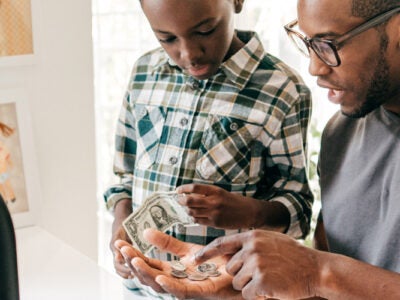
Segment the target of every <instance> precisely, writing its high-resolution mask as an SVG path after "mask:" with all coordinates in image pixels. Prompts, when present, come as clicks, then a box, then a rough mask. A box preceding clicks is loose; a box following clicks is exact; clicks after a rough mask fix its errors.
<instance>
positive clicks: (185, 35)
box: [142, 0, 241, 79]
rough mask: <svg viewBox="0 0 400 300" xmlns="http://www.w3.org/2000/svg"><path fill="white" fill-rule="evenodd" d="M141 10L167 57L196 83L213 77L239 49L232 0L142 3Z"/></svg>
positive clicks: (164, 0) (150, 1)
mask: <svg viewBox="0 0 400 300" xmlns="http://www.w3.org/2000/svg"><path fill="white" fill-rule="evenodd" d="M142 8H143V11H144V13H145V15H146V17H147V19H148V21H149V23H150V26H151V27H152V29H153V31H154V33H155V35H156V37H157V38H158V40H159V41H160V44H161V46H162V47H163V48H164V49H165V51H166V52H167V53H168V55H169V57H170V58H171V59H172V60H173V61H174V62H175V63H176V64H177V65H178V66H179V67H180V68H181V69H183V70H184V71H185V72H186V73H188V74H190V75H191V76H193V77H195V78H197V79H207V78H209V77H210V76H212V75H214V74H215V73H216V72H217V70H218V68H219V67H220V65H221V63H222V62H223V61H224V60H225V59H226V58H227V57H229V56H230V55H232V54H233V53H235V52H236V51H237V50H238V49H239V48H240V47H241V42H240V40H239V39H238V38H237V37H236V36H235V35H234V23H233V22H234V20H233V16H234V14H235V4H234V1H233V0H190V1H186V0H185V1H182V0H142Z"/></svg>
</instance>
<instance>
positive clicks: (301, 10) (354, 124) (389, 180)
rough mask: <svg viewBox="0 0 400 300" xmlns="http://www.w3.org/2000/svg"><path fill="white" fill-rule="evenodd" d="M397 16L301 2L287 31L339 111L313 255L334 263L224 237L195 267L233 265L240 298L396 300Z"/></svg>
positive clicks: (177, 288) (355, 1) (383, 6)
mask: <svg viewBox="0 0 400 300" xmlns="http://www.w3.org/2000/svg"><path fill="white" fill-rule="evenodd" d="M399 7H400V1H398V0H391V1H390V0H389V1H381V0H364V1H361V0H336V1H331V0H299V2H298V17H299V18H298V22H291V23H290V24H288V25H287V26H286V30H287V32H288V33H289V35H290V36H291V37H292V38H294V39H295V40H296V41H297V44H298V46H300V47H302V49H303V51H304V52H305V53H306V54H307V53H309V55H310V67H309V71H310V73H311V74H312V75H314V76H316V77H317V82H318V84H319V85H320V86H321V87H323V88H328V89H329V93H328V98H329V99H330V100H331V101H333V102H335V103H337V104H340V107H341V113H338V114H336V115H335V116H334V117H333V118H332V119H331V120H330V122H329V123H328V125H327V127H326V129H325V130H324V133H323V136H322V146H321V153H320V162H319V172H320V178H321V191H322V214H321V217H320V220H319V222H318V227H317V231H316V246H317V248H319V249H325V250H327V249H328V250H330V251H331V253H329V252H322V251H319V250H315V249H311V248H306V247H304V246H302V245H300V244H299V243H297V242H296V241H294V240H293V239H291V238H289V237H287V236H285V235H282V234H280V233H273V232H266V231H259V230H256V231H252V232H246V233H242V234H238V235H234V236H227V237H222V238H220V239H218V240H215V241H213V242H212V243H211V244H209V245H208V246H206V247H205V248H203V249H202V250H200V252H198V253H197V254H196V255H195V258H196V262H197V263H200V262H202V261H205V260H207V259H211V258H212V257H216V256H220V255H228V257H231V258H230V259H229V261H228V262H227V264H226V271H227V272H228V273H229V274H230V275H232V276H233V279H232V286H233V288H234V289H235V290H237V291H241V292H242V296H243V297H244V298H246V299H257V298H258V297H267V298H281V299H299V298H307V297H313V296H319V297H324V298H328V299H400V274H399V272H400V255H399V249H400V239H399V238H398V232H400V202H399V195H400V184H399V178H400V159H399V158H400V59H399V57H400V15H399V13H400V8H399ZM296 25H298V26H299V28H300V30H301V31H302V32H303V33H299V32H298V31H297V30H296V29H295V26H296ZM303 46H304V47H303ZM146 236H147V237H148V238H149V240H151V241H153V243H154V244H158V245H159V246H160V247H161V248H162V249H165V250H167V251H174V250H176V249H182V248H184V247H189V245H182V244H179V243H178V244H175V243H173V241H172V240H171V238H169V239H168V238H166V237H164V236H160V235H159V234H158V233H154V232H147V233H146ZM172 245H174V246H172ZM123 248H124V247H123ZM125 250H126V251H130V250H128V249H126V248H125ZM186 250H188V251H189V253H191V251H192V250H191V249H186ZM196 250H197V249H196ZM175 252H176V251H175ZM192 252H193V251H192ZM223 257H225V258H226V257H227V256H223ZM183 259H187V258H186V257H185V256H183ZM226 260H228V259H227V258H226ZM132 262H133V263H134V266H135V270H136V271H137V272H138V271H140V272H141V274H142V277H144V275H146V276H147V277H146V280H147V281H150V279H149V275H151V276H150V277H152V278H154V282H155V283H156V284H157V285H158V287H161V288H162V289H163V290H165V291H168V292H170V293H174V294H176V295H179V296H180V297H182V298H186V297H197V296H200V295H201V291H202V290H203V291H204V290H207V287H208V289H212V290H211V291H210V290H207V293H206V295H207V296H206V298H212V296H215V297H217V296H216V295H218V293H219V292H220V291H222V290H223V287H224V285H223V284H222V282H217V281H216V280H214V279H212V278H210V279H209V280H210V281H211V282H213V283H214V284H213V285H210V281H209V282H208V283H205V282H204V283H196V284H191V285H190V286H183V285H182V284H181V285H179V284H178V282H179V281H178V280H174V279H173V278H171V277H169V276H165V272H166V271H167V270H168V268H167V266H166V265H158V266H156V265H155V264H154V262H149V261H147V262H148V265H146V264H143V262H142V261H140V259H139V258H136V259H134V260H133V261H132ZM220 263H221V262H220ZM149 266H152V267H153V268H149ZM157 272H158V273H157ZM220 280H221V279H220ZM181 282H182V281H181ZM210 286H212V287H210ZM222 297H224V295H223V294H222ZM222 297H220V298H222Z"/></svg>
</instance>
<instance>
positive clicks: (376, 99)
mask: <svg viewBox="0 0 400 300" xmlns="http://www.w3.org/2000/svg"><path fill="white" fill-rule="evenodd" d="M380 44H381V45H380V51H379V60H378V61H377V64H376V68H375V72H374V74H373V76H372V78H371V81H370V86H369V88H368V91H367V94H366V97H365V101H364V102H362V103H361V105H360V107H359V108H358V109H355V110H354V111H352V112H347V113H344V112H343V114H344V115H345V116H348V117H350V118H362V117H365V116H366V115H367V114H369V113H370V112H372V111H373V110H375V109H377V108H378V107H380V106H381V105H382V104H384V103H385V102H386V101H387V100H388V99H389V97H390V83H389V64H388V62H387V60H386V58H385V51H386V48H387V36H386V35H384V36H383V37H382V38H381V43H380Z"/></svg>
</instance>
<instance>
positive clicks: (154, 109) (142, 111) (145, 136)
mask: <svg viewBox="0 0 400 300" xmlns="http://www.w3.org/2000/svg"><path fill="white" fill-rule="evenodd" d="M134 112H135V117H136V131H137V161H136V163H137V166H138V167H140V168H145V169H146V168H149V167H150V166H151V165H153V164H154V162H155V161H156V158H157V154H158V149H159V145H160V140H161V135H162V132H163V128H164V124H165V112H164V108H163V107H158V106H149V105H142V104H136V105H135V107H134Z"/></svg>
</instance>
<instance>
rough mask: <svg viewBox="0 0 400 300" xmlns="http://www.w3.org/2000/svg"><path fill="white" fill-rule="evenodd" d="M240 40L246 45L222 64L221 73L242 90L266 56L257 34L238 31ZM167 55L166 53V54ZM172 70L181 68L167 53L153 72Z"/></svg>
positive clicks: (155, 65)
mask: <svg viewBox="0 0 400 300" xmlns="http://www.w3.org/2000/svg"><path fill="white" fill-rule="evenodd" d="M236 33H237V36H238V38H239V39H240V40H241V41H242V42H244V43H245V45H244V46H243V47H242V48H241V49H240V50H239V51H238V52H236V53H235V54H234V55H232V56H231V57H230V58H229V59H228V60H226V61H224V62H223V63H222V64H221V67H220V72H223V73H224V74H225V76H226V77H227V78H228V80H229V81H231V82H232V83H233V84H234V85H236V86H237V87H238V88H239V90H242V89H243V88H244V87H245V86H246V84H247V82H248V81H249V80H250V78H251V76H252V74H253V73H254V71H255V70H256V69H257V68H258V66H259V64H260V62H261V60H262V59H263V57H264V55H265V50H264V47H263V45H262V43H261V40H260V38H259V37H258V35H257V33H255V32H252V31H240V30H237V31H236ZM164 53H165V52H164ZM170 68H179V67H178V65H177V64H176V63H175V62H174V61H173V60H172V59H171V58H170V57H169V56H168V55H167V54H166V53H165V55H162V56H160V58H159V60H158V62H156V63H155V64H154V68H153V72H152V73H154V72H156V71H158V72H161V73H163V72H164V71H167V70H169V69H170ZM216 75H218V74H216Z"/></svg>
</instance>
